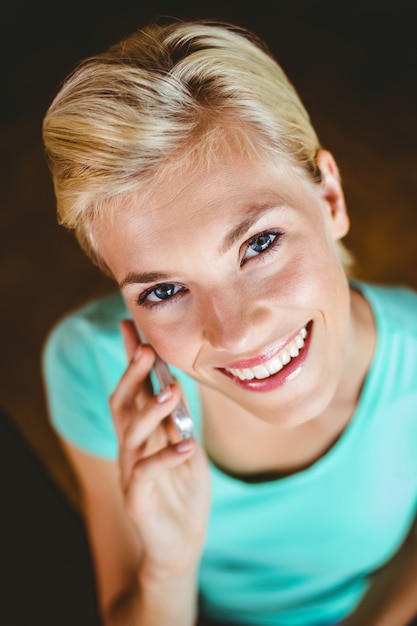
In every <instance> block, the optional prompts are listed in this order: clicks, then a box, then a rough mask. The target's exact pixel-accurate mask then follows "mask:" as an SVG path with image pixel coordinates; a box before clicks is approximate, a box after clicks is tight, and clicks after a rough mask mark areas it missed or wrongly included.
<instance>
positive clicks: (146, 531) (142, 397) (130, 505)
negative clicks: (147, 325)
mask: <svg viewBox="0 0 417 626" xmlns="http://www.w3.org/2000/svg"><path fill="white" fill-rule="evenodd" d="M121 329H122V334H123V337H124V342H125V347H126V352H127V356H128V359H129V365H128V367H127V369H126V371H125V373H124V375H123V376H122V378H121V380H120V381H119V384H118V386H117V388H116V389H115V391H114V393H113V394H112V396H111V398H110V408H111V411H112V415H113V419H114V423H115V428H116V432H117V436H118V441H119V466H120V480H121V488H122V491H123V495H124V500H125V505H126V508H127V511H128V513H129V515H130V517H131V519H132V520H133V523H134V525H135V527H136V529H137V531H138V534H139V538H140V541H141V543H142V546H143V550H144V553H143V563H144V567H146V568H147V571H149V572H151V574H152V576H157V577H162V578H163V577H165V576H166V577H172V576H178V575H181V574H183V573H185V572H187V571H189V570H191V569H192V568H195V567H196V566H197V563H198V560H199V557H200V553H201V549H202V546H203V542H204V537H205V528H206V520H207V515H208V509H209V501H210V495H209V475H208V467H207V460H206V457H205V454H204V452H203V451H202V449H201V448H200V447H199V446H198V444H197V443H196V442H195V441H194V440H186V441H180V442H179V443H176V444H175V445H173V444H170V443H169V442H168V438H167V433H166V430H165V425H164V420H165V418H166V417H167V416H168V415H169V414H170V413H171V411H172V410H173V409H174V408H175V406H176V405H177V403H178V401H179V399H180V390H179V388H178V387H177V386H176V385H171V386H170V387H168V388H166V389H163V390H162V391H161V393H160V394H158V396H156V397H155V396H154V395H153V393H152V388H151V385H150V381H149V372H150V370H151V367H152V364H153V362H154V356H155V355H154V352H153V350H152V348H151V347H150V346H146V345H144V346H141V345H140V344H139V340H138V337H137V334H136V331H135V329H134V326H133V324H132V323H131V322H130V321H129V320H125V321H123V322H122V325H121Z"/></svg>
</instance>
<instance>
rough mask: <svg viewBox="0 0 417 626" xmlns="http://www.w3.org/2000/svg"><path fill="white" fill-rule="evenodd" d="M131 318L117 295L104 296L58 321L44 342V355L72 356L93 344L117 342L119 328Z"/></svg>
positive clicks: (72, 311) (70, 312)
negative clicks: (69, 352)
mask: <svg viewBox="0 0 417 626" xmlns="http://www.w3.org/2000/svg"><path fill="white" fill-rule="evenodd" d="M129 316H130V314H129V312H128V310H127V308H126V305H125V303H124V302H123V298H122V297H121V295H120V294H119V293H118V292H115V293H110V294H106V295H104V296H101V297H99V298H96V299H94V300H91V301H89V302H87V303H85V304H83V305H81V306H79V307H77V308H76V309H73V310H71V311H69V312H68V313H66V314H65V315H64V316H63V317H62V318H60V319H59V320H58V321H57V322H56V323H55V324H54V326H53V327H52V328H51V330H50V332H49V333H48V336H47V337H46V340H45V347H44V351H45V353H46V354H49V353H51V352H52V353H55V352H62V351H65V350H66V349H68V348H70V349H71V351H72V352H73V351H74V350H77V348H78V349H85V348H86V347H87V345H89V346H90V347H91V346H92V345H95V344H96V342H99V343H100V342H106V341H108V340H111V339H113V340H115V339H116V338H117V339H118V338H119V334H120V331H119V324H120V321H121V320H122V319H123V318H126V317H129Z"/></svg>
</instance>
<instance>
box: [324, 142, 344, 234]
mask: <svg viewBox="0 0 417 626" xmlns="http://www.w3.org/2000/svg"><path fill="white" fill-rule="evenodd" d="M317 165H318V167H319V169H320V172H321V183H320V187H321V196H322V198H323V200H324V201H325V202H326V204H327V206H328V207H329V215H330V219H331V228H332V232H333V236H334V238H335V239H341V238H342V237H344V236H345V235H346V234H347V232H348V231H349V216H348V213H347V210H346V203H345V196H344V194H343V189H342V184H341V182H340V175H339V170H338V167H337V165H336V161H335V160H334V158H333V155H332V154H331V153H330V152H328V151H327V150H320V151H319V153H318V155H317Z"/></svg>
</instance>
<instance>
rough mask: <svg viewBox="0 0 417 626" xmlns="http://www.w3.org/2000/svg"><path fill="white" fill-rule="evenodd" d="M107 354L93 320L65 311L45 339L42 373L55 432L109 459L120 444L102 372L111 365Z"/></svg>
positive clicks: (76, 444)
mask: <svg viewBox="0 0 417 626" xmlns="http://www.w3.org/2000/svg"><path fill="white" fill-rule="evenodd" d="M104 343H105V342H104ZM106 354H107V353H106V350H100V337H99V336H97V332H95V330H94V328H93V327H92V324H91V323H89V322H88V321H87V320H85V319H84V318H83V317H82V316H78V317H77V315H72V316H68V317H67V318H65V319H64V320H63V321H61V322H59V323H58V324H57V325H56V326H55V328H54V329H53V330H52V331H51V332H50V334H49V335H48V337H47V339H46V341H45V345H44V348H43V352H42V373H43V380H44V385H45V394H46V402H47V408H48V412H49V419H50V422H51V424H52V427H53V428H54V430H55V431H56V433H57V434H58V435H59V436H60V437H62V438H64V439H66V440H67V441H68V442H70V443H72V444H74V445H75V446H77V447H79V448H81V449H83V450H85V451H86V452H89V453H91V454H94V455H96V456H100V457H104V458H109V459H113V458H116V457H117V452H118V446H117V437H116V433H115V430H114V427H113V421H112V417H111V413H110V408H109V402H108V399H109V396H110V393H111V392H112V389H110V388H109V385H108V384H106V379H105V377H103V376H102V375H101V372H102V370H103V368H104V369H105V368H106V366H108V367H109V368H110V369H111V367H112V363H111V362H108V363H107V364H106V362H105V361H106V358H107V359H108V356H107V357H106ZM103 360H104V362H103ZM108 360H110V359H108Z"/></svg>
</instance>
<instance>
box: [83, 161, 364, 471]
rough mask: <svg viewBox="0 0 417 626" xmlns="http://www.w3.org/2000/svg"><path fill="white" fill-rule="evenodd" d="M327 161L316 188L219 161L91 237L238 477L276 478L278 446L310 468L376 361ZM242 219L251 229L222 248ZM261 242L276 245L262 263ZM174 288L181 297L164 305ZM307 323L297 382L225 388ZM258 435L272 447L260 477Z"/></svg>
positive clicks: (336, 184)
mask: <svg viewBox="0 0 417 626" xmlns="http://www.w3.org/2000/svg"><path fill="white" fill-rule="evenodd" d="M319 161H320V166H321V170H322V174H323V182H322V184H321V185H318V184H317V183H314V182H312V181H311V180H310V178H309V177H308V176H307V175H306V174H305V173H304V172H302V171H300V170H298V169H296V168H294V167H290V166H289V165H287V164H279V165H266V164H265V162H263V161H261V160H255V159H253V158H248V157H246V158H243V157H242V156H241V155H233V156H232V157H230V155H227V156H223V157H222V156H221V155H220V156H219V158H218V160H217V161H216V162H215V163H214V164H213V165H212V167H211V168H210V170H209V171H208V172H207V173H204V176H202V175H201V173H200V172H195V171H193V169H189V170H188V171H187V170H186V171H185V172H183V173H182V175H181V179H180V181H179V182H177V181H176V182H175V184H174V182H173V181H170V180H169V177H170V174H169V172H168V173H167V176H166V177H167V181H166V184H161V185H160V186H159V187H158V189H152V192H151V193H147V194H142V196H140V195H136V196H134V197H132V198H129V199H126V200H125V202H124V203H123V206H121V207H119V210H118V211H117V219H113V220H112V219H111V218H109V217H107V218H106V219H103V220H102V222H101V223H100V224H99V225H97V228H96V231H95V236H96V239H97V241H98V246H99V249H100V253H101V255H102V256H103V258H104V260H105V262H106V263H107V265H108V266H109V267H110V269H111V271H112V272H113V274H114V276H115V278H116V280H117V281H118V283H119V284H120V287H121V290H122V293H123V295H124V298H125V300H126V303H127V305H128V307H129V309H130V311H131V313H132V316H133V319H134V320H135V322H136V323H137V324H138V325H139V326H140V327H141V328H142V330H143V331H144V333H145V335H146V336H147V337H148V339H149V342H150V343H151V344H152V345H153V346H154V348H155V350H156V351H157V352H158V353H159V354H160V355H161V356H162V357H163V358H164V359H165V360H166V361H167V362H169V363H171V364H172V365H175V366H177V367H178V368H180V369H182V370H183V371H185V372H187V373H188V374H189V375H190V376H192V377H193V378H195V379H196V380H197V381H199V382H200V383H201V393H202V398H203V404H204V412H205V420H204V424H205V426H204V427H205V431H206V432H205V435H206V436H205V440H206V444H208V446H209V451H210V453H211V454H212V456H213V457H214V458H216V459H217V460H218V461H219V463H220V464H221V465H223V466H225V467H227V468H229V469H231V470H234V471H237V472H239V471H240V472H244V471H263V470H265V471H266V470H270V469H271V467H270V458H272V457H274V458H275V459H276V457H277V446H278V447H279V449H281V448H282V452H283V455H281V454H280V455H279V456H280V459H281V462H283V463H284V464H285V466H286V467H287V468H289V467H292V466H294V467H297V466H300V465H304V464H306V463H308V462H312V461H313V460H314V458H315V457H317V455H319V454H320V451H321V452H323V451H324V450H325V449H327V448H328V446H329V445H330V444H331V442H332V441H334V439H335V438H336V437H337V436H338V434H340V432H341V430H343V428H344V427H345V425H346V423H347V421H348V419H349V418H350V416H351V414H352V412H353V409H354V406H355V404H356V401H357V397H358V395H359V392H360V386H361V384H362V381H363V378H364V376H365V372H366V369H367V367H368V364H369V361H370V356H371V353H372V348H373V341H374V335H373V332H374V330H373V322H372V319H371V316H370V313H369V310H368V307H367V305H366V303H364V301H363V300H362V299H361V297H360V296H359V295H358V294H353V295H351V294H350V292H349V288H348V284H347V279H346V276H345V273H344V271H343V268H342V266H341V263H340V260H339V257H338V254H337V249H336V245H335V242H336V241H337V240H338V239H340V238H341V237H343V236H344V235H345V234H346V233H347V230H348V227H349V220H348V216H347V213H346V208H345V202H344V198H343V193H342V190H341V186H340V181H339V176H338V171H337V167H336V165H335V163H334V160H333V158H332V156H331V155H330V154H329V153H328V152H325V151H322V152H321V153H320V155H319ZM164 182H165V181H164ZM254 211H256V213H255V214H254ZM248 215H252V216H253V221H254V223H253V224H251V225H250V226H249V227H245V228H244V229H243V230H242V232H241V233H240V234H239V236H238V237H237V238H236V240H235V241H234V242H233V244H232V245H230V246H229V247H227V248H226V246H225V240H226V239H227V236H228V235H229V234H230V233H231V232H233V231H234V229H236V227H237V226H238V225H239V224H241V223H242V221H243V220H244V218H246V217H247V216H248ZM259 233H272V237H275V239H274V240H273V243H272V245H271V246H270V247H269V248H267V249H266V250H265V251H264V252H263V253H262V254H259V255H256V246H254V244H253V243H251V241H252V242H253V238H254V237H255V236H256V235H258V234H259ZM110 235H111V236H110ZM268 236H270V235H268ZM272 237H271V238H272ZM254 247H255V250H254ZM143 274H147V275H148V279H149V280H150V282H149V283H148V282H144V277H143V276H141V275H143ZM159 274H161V275H164V278H163V279H161V278H157V279H156V280H155V275H159ZM167 285H170V286H171V288H173V289H174V295H173V297H172V298H171V299H165V300H161V299H160V298H158V297H157V295H158V294H161V293H163V290H164V289H165V290H166V289H167ZM155 290H156V291H155ZM161 290H162V291H161ZM309 323H310V324H311V326H312V328H311V331H310V333H309V334H310V337H309V349H308V357H307V359H306V360H305V362H304V363H303V365H302V367H299V368H298V369H296V371H294V372H292V374H291V376H288V377H286V376H285V373H284V372H281V373H280V377H281V379H282V380H280V384H279V385H278V386H276V387H274V388H273V389H268V390H265V391H264V390H261V391H259V390H258V391H254V390H253V389H252V388H246V387H244V388H242V386H240V385H239V384H236V380H233V379H231V378H230V376H226V375H225V373H224V371H223V368H230V367H231V366H233V365H235V364H236V363H238V364H239V363H242V362H244V363H246V362H248V360H249V362H252V361H253V360H254V359H255V360H256V359H258V358H261V359H262V358H264V357H265V355H268V354H270V353H272V352H274V350H276V348H277V346H281V345H285V344H286V343H288V341H289V339H290V338H292V337H293V336H294V335H295V334H297V333H298V332H299V331H300V329H301V328H303V327H305V326H306V325H307V324H309ZM225 411H227V415H228V416H229V418H228V423H227V424H225V423H224V420H223V419H222V418H221V416H222V415H224V414H225ZM276 426H279V427H280V428H279V429H277V428H276ZM284 427H285V430H283V429H284ZM294 427H297V428H296V429H295V430H294ZM227 433H229V434H230V436H229V437H227ZM237 435H238V437H237ZM254 435H255V436H258V438H259V437H261V438H262V439H263V440H264V441H265V445H266V450H267V454H265V450H263V452H262V454H261V456H262V459H263V461H262V463H263V465H264V466H263V467H262V466H260V464H261V460H260V458H259V459H257V458H256V452H255V451H253V450H252V451H251V449H250V448H251V447H252V446H250V442H251V441H253V436H254ZM294 437H296V438H297V439H298V441H299V442H302V443H303V445H299V446H298V452H299V456H297V457H296V458H292V457H291V456H289V454H288V451H287V449H288V446H287V443H288V440H292V439H293V438H294ZM307 442H310V443H309V444H308V445H307ZM273 469H283V468H273Z"/></svg>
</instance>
